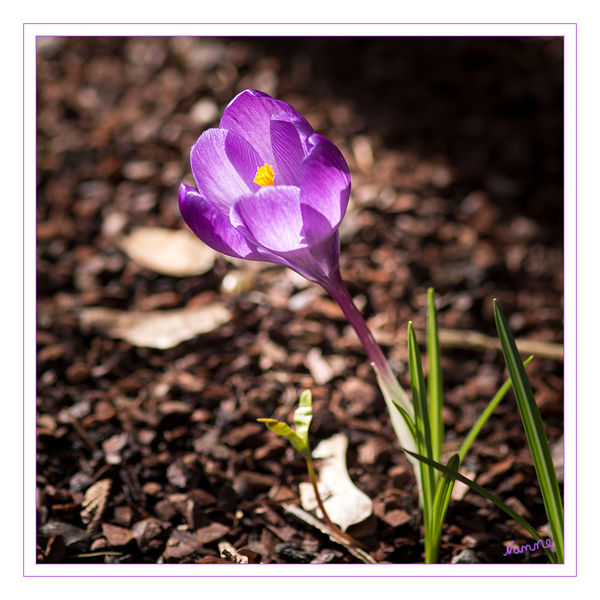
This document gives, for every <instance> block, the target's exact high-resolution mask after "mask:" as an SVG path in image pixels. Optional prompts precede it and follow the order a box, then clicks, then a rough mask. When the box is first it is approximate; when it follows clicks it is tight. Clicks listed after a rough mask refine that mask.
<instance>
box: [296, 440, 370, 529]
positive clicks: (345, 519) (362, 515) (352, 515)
mask: <svg viewBox="0 0 600 600" xmlns="http://www.w3.org/2000/svg"><path fill="white" fill-rule="evenodd" d="M347 449H348V438H346V436H344V435H343V434H336V435H334V436H332V437H330V438H329V439H327V440H323V441H322V442H321V443H320V444H319V445H318V446H317V447H316V448H315V449H314V451H313V458H322V459H323V460H322V462H321V464H320V466H319V481H318V485H319V492H320V494H321V497H322V499H323V505H324V506H325V510H326V511H327V513H328V514H329V518H330V519H331V520H332V521H333V522H334V523H336V524H337V525H339V526H340V528H341V529H342V531H346V530H347V529H348V527H350V526H354V525H358V524H359V523H365V522H366V521H367V519H369V517H370V516H371V515H372V514H373V502H372V501H371V499H370V498H369V497H368V496H367V495H366V494H365V493H364V492H362V491H361V490H359V489H358V488H357V487H356V486H355V485H354V483H352V480H351V479H350V475H348V469H347V467H346V450H347ZM299 489H300V503H301V504H302V507H303V508H304V509H305V510H309V511H310V510H315V509H316V510H317V514H318V515H319V516H321V515H320V511H319V510H318V509H317V508H316V507H317V501H316V499H315V494H314V490H313V487H312V484H310V483H306V482H305V483H301V484H300V488H299Z"/></svg>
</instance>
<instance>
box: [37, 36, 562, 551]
mask: <svg viewBox="0 0 600 600" xmlns="http://www.w3.org/2000/svg"><path fill="white" fill-rule="evenodd" d="M562 74H563V70H562V40H561V39H560V38H552V39H548V38H514V37H511V38H477V37H474V38H429V39H427V38H353V39H349V38H286V39H284V38H249V39H242V38H237V39H226V38H95V37H90V38H61V39H55V38H52V39H51V38H43V39H40V40H39V50H38V104H37V107H38V163H37V173H38V185H39V187H38V201H37V219H38V230H37V231H38V245H37V270H38V279H37V294H38V328H37V341H38V362H37V368H38V387H37V408H38V436H37V451H38V452H37V456H38V463H37V465H38V466H37V489H38V504H37V509H38V510H37V523H38V534H39V537H38V561H40V562H69V563H74V562H79V563H81V562H94V563H97V562H100V563H103V562H104V563H115V562H116V563H119V562H121V563H122V562H127V563H156V562H181V563H190V562H191V563H206V562H223V561H230V560H233V559H232V556H231V550H230V553H229V554H227V553H226V552H223V551H222V550H220V549H219V544H220V543H221V544H222V543H223V542H228V543H229V544H230V545H231V546H230V548H233V549H235V550H237V551H240V553H241V555H242V556H245V559H244V560H248V561H250V562H263V563H292V562H336V563H345V562H346V563H347V562H357V561H358V560H359V559H358V558H356V557H355V556H353V555H352V554H350V553H349V552H348V551H347V550H346V549H345V548H344V547H342V546H339V545H337V544H336V543H334V542H332V541H331V540H330V539H329V538H328V536H327V535H324V534H323V533H321V532H319V531H318V530H317V529H314V528H312V527H311V526H310V525H308V524H306V523H304V522H302V521H300V520H297V519H296V518H294V517H293V516H291V515H290V514H289V513H287V512H286V511H285V510H284V509H283V505H284V504H285V503H289V502H292V503H294V502H295V503H297V502H298V497H299V493H298V484H299V483H300V482H302V481H306V473H305V469H304V464H303V461H302V458H301V457H300V456H299V455H298V454H296V453H294V451H293V450H291V449H290V448H289V447H288V446H287V445H286V443H285V441H284V440H283V439H282V438H279V437H277V436H275V434H273V433H271V432H269V431H267V430H266V429H265V428H264V427H263V426H262V425H260V424H258V423H256V418H258V417H263V416H268V417H270V416H275V417H276V418H279V419H281V420H288V421H289V420H290V418H291V415H292V412H293V408H294V402H295V401H296V399H297V397H298V394H299V392H300V391H301V390H302V389H303V388H310V389H311V390H312V392H313V398H314V409H315V416H314V420H313V426H312V429H311V442H312V444H313V446H316V444H317V443H318V442H319V441H320V440H323V439H326V438H328V437H330V436H331V435H333V434H334V433H337V432H342V433H344V434H345V435H346V436H347V437H348V438H349V442H350V443H349V451H348V456H347V462H348V469H349V473H350V476H351V478H352V480H353V481H354V483H355V484H356V485H357V486H358V487H359V488H360V489H361V490H363V491H364V492H365V493H366V494H367V495H368V496H369V497H370V498H372V499H373V502H374V521H373V523H372V525H373V527H372V530H371V532H370V533H369V535H368V536H367V537H365V538H364V539H363V540H362V541H363V543H364V545H365V547H366V549H367V551H368V552H369V554H371V556H372V557H373V558H374V559H375V560H376V561H378V562H396V563H412V562H422V560H423V554H422V552H423V551H422V523H421V520H420V513H419V511H418V507H417V501H416V489H415V486H414V479H413V477H412V475H411V471H410V466H409V463H408V461H407V460H406V458H405V457H404V456H403V455H402V453H401V452H400V450H399V447H398V443H397V441H396V440H395V437H394V435H393V431H392V428H391V425H390V422H389V418H388V416H387V414H386V412H385V406H384V403H383V399H382V397H381V394H380V392H379V390H378V388H377V385H376V381H375V377H374V374H373V372H372V371H371V368H370V366H369V362H368V360H367V358H366V356H365V353H364V351H363V349H362V348H361V347H360V345H359V344H358V341H357V339H356V337H355V336H354V333H353V331H352V330H351V329H350V328H349V327H348V325H347V323H346V322H345V321H344V319H343V317H342V316H341V313H340V312H339V310H338V309H337V307H336V306H335V305H334V304H333V303H332V302H331V301H330V300H329V299H328V298H327V297H326V296H325V294H324V293H323V292H321V290H320V289H317V288H316V286H314V285H312V284H308V283H307V282H304V281H303V280H301V279H300V278H298V277H296V276H294V274H292V273H291V272H289V271H286V270H285V269H282V268H280V267H275V266H271V265H262V266H261V268H259V269H256V268H254V267H253V265H250V264H232V263H231V262H230V261H228V260H226V259H225V258H223V257H219V258H218V259H217V261H216V263H215V265H214V267H213V268H212V269H210V270H209V271H207V272H206V273H204V274H201V275H197V276H189V277H176V276H168V275H164V274H160V273H157V272H155V271H153V270H151V269H148V268H145V267H143V266H140V265H139V264H137V263H136V262H135V261H133V260H132V259H131V258H130V257H129V256H128V255H127V254H126V253H125V252H124V251H123V250H122V245H121V239H122V237H123V236H125V235H127V234H128V233H129V232H130V231H132V230H133V229H135V228H137V227H164V228H169V229H185V225H184V223H183V222H182V220H181V217H180V215H179V212H178V207H177V188H178V186H179V183H180V182H181V181H182V180H184V179H185V180H186V181H188V182H190V183H191V179H190V173H189V148H190V146H191V145H192V144H193V143H194V141H195V140H196V138H197V137H198V136H199V135H200V133H201V132H202V131H203V130H204V129H206V128H207V127H212V126H216V125H217V124H218V120H219V117H220V113H221V111H222V109H223V107H224V106H225V104H226V103H227V102H228V101H229V100H230V99H231V98H232V97H233V96H234V95H235V94H236V93H237V92H238V91H240V90H241V89H244V88H247V87H254V88H257V89H262V90H264V91H266V92H268V93H270V94H272V95H275V96H277V97H279V98H281V99H283V100H287V101H289V102H290V103H292V104H293V105H294V106H295V107H296V108H297V109H298V110H300V111H301V112H302V113H303V114H304V115H305V116H306V117H307V118H308V120H309V121H310V122H311V124H312V125H313V127H314V128H315V130H317V131H318V132H320V133H322V134H324V135H326V136H328V137H329V138H330V139H332V140H333V141H334V142H335V143H336V144H338V145H339V147H340V148H341V150H342V152H343V153H344V155H345V157H346V159H347V161H348V163H349V165H350V168H351V171H352V181H353V195H352V205H351V208H350V211H349V214H348V216H347V219H346V220H345V222H344V225H343V228H342V251H341V266H342V273H343V275H344V277H345V279H346V281H347V283H348V287H349V289H350V291H351V293H352V294H353V296H354V297H355V298H356V301H357V303H358V304H359V306H360V307H361V310H362V311H363V313H364V315H365V317H366V318H367V319H368V321H369V323H370V326H371V328H372V330H373V331H374V333H375V335H376V337H377V338H378V339H379V340H380V341H381V343H382V346H383V348H384V351H385V352H386V354H387V355H388V357H389V358H390V360H391V362H392V364H393V366H394V368H395V369H396V371H397V373H398V376H399V379H400V381H401V383H402V384H403V385H404V386H405V387H406V388H407V389H408V375H407V367H406V350H405V344H404V341H403V340H404V335H405V331H406V326H407V323H408V321H409V320H413V321H414V323H415V327H416V328H417V330H418V332H422V330H423V328H424V322H425V321H424V317H425V306H424V305H425V295H426V289H427V288H428V287H429V286H433V287H434V288H435V290H436V297H437V305H438V308H439V323H440V326H441V327H442V328H444V329H458V330H462V331H463V332H480V333H482V334H485V335H487V336H492V337H493V336H495V327H494V321H493V315H492V299H493V298H494V297H496V298H498V299H499V301H500V304H501V306H502V308H503V310H504V313H505V314H506V315H507V316H508V317H509V319H510V324H511V327H512V329H513V332H514V334H515V336H516V337H518V338H520V339H523V340H537V341H542V342H547V343H550V344H557V345H559V346H560V345H561V344H562V327H563V325H562V323H563V304H562V298H563V255H562V235H563V204H562V203H563V195H562V185H563V183H562V161H563V154H562V131H563V124H562V123H563V121H562V110H563V109H562V98H563V94H562ZM227 274H231V277H230V278H229V279H228V280H227V281H228V282H229V283H228V285H227V286H226V289H225V288H224V287H223V283H222V282H223V279H224V277H225V276H226V275H227ZM231 281H234V283H235V285H234V286H233V288H232V287H231V285H230V283H231ZM212 303H217V304H222V305H224V306H225V307H226V308H227V309H229V311H231V315H232V318H231V320H229V321H228V322H227V323H225V324H223V325H222V326H220V327H217V328H215V329H213V330H212V331H210V332H208V333H205V334H203V335H198V336H195V337H193V338H192V339H190V340H188V341H184V342H182V343H180V344H178V345H176V346H175V347H172V348H168V349H164V350H160V349H152V348H148V347H138V346H136V345H134V344H132V343H129V342H127V341H124V340H122V339H113V338H112V337H110V336H108V335H106V334H105V333H102V331H99V330H97V329H93V328H89V327H84V326H83V324H82V320H81V314H82V311H84V309H87V308H90V307H105V308H114V309H120V310H123V311H134V310H135V311H139V310H142V311H147V310H170V309H178V308H186V307H202V306H205V305H208V304H212ZM421 337H422V336H421ZM443 369H444V375H445V381H444V386H445V390H446V403H447V406H446V408H445V412H444V418H445V424H446V442H447V446H446V447H447V449H448V451H451V450H452V449H455V448H456V447H457V445H458V443H460V441H461V440H462V438H463V437H464V435H465V434H466V432H467V431H468V429H469V427H470V426H471V425H472V424H473V423H474V421H475V420H476V418H477V416H478V414H479V413H480V411H481V410H482V409H483V407H484V406H485V405H486V403H487V401H488V400H489V399H490V398H491V396H492V395H493V394H494V393H495V391H496V390H497V388H498V387H499V386H500V385H501V383H502V382H503V381H504V380H505V378H506V372H505V368H504V365H503V360H502V356H501V354H500V353H499V352H498V350H497V349H494V348H493V347H490V348H487V349H485V348H481V347H469V346H468V344H466V342H465V339H464V336H462V335H459V340H458V343H455V344H453V345H452V347H446V348H445V349H444V357H443ZM528 372H529V374H530V377H531V382H532V385H533V388H534V390H535V392H536V399H537V401H538V403H539V407H540V411H541V414H542V417H543V419H544V422H545V425H546V430H547V434H548V437H549V440H550V443H551V445H552V446H553V448H554V450H555V451H556V452H557V456H561V446H560V444H561V438H562V428H563V377H562V374H563V365H562V360H561V359H560V357H556V356H552V355H547V356H546V355H545V354H544V352H542V353H541V354H540V353H538V356H537V357H536V359H535V361H534V362H533V363H532V364H531V366H530V367H529V368H528ZM317 467H318V465H317ZM464 472H465V473H466V474H467V475H469V476H471V477H474V478H476V480H477V481H478V482H479V483H481V484H482V485H484V486H486V487H487V488H488V489H490V490H491V491H493V492H495V493H497V494H498V495H499V496H501V497H502V498H503V499H505V500H506V502H507V503H508V504H510V505H511V506H512V507H513V508H515V509H516V510H518V511H519V512H521V513H522V514H523V515H524V516H525V517H526V518H528V519H529V520H530V521H531V522H532V524H533V525H534V526H536V527H537V528H541V529H540V530H541V531H545V530H544V527H543V526H544V525H545V523H546V518H545V515H544V509H543V505H542V502H541V497H540V493H539V489H538V485H537V482H536V478H535V473H534V470H533V467H532V463H531V459H530V454H529V450H528V448H527V445H526V441H525V437H524V433H523V429H522V425H521V422H520V417H519V415H518V411H517V408H516V405H515V403H514V399H513V397H512V395H510V397H507V398H506V399H505V401H504V402H503V403H502V404H501V405H500V407H499V408H498V409H497V411H496V413H495V414H494V416H493V417H492V418H491V420H490V421H489V423H488V425H487V426H486V427H485V428H484V430H483V432H482V434H481V436H480V438H479V439H478V441H477V442H476V443H475V444H474V446H473V448H472V450H471V453H470V455H469V456H468V457H467V460H466V463H465V465H464ZM94 484H97V485H96V486H95V487H94V488H92V492H93V493H95V496H96V499H95V503H93V505H92V508H93V510H91V512H90V515H88V517H87V518H86V517H85V512H84V515H83V516H82V511H84V506H83V504H84V496H86V492H87V496H86V500H89V497H90V495H91V494H92V492H89V491H88V490H89V489H90V488H91V487H92V486H93V485H94ZM92 515H95V516H93V518H92V521H91V522H90V518H91V517H92ZM446 523H447V525H446V527H445V529H444V533H443V538H442V544H441V549H440V561H441V562H450V561H451V560H455V561H456V560H467V561H473V562H483V563H489V562H505V561H511V562H524V561H530V562H544V561H545V560H546V559H545V557H544V556H543V555H542V554H541V553H540V552H537V553H534V554H528V555H519V556H514V555H511V556H507V557H504V556H503V553H504V544H505V543H506V542H507V541H508V540H515V543H516V544H524V543H526V542H527V541H528V540H527V536H526V535H525V534H524V533H523V531H522V530H520V529H519V528H518V527H517V526H516V525H515V524H514V523H513V522H512V521H511V520H510V519H509V518H508V517H507V516H506V515H505V514H504V513H501V512H500V511H499V510H497V509H496V508H495V507H494V506H493V505H491V504H490V503H488V502H487V501H486V500H484V499H482V498H480V497H478V496H477V495H475V494H473V493H466V494H464V495H462V497H461V498H459V499H457V500H455V501H454V502H452V504H451V505H450V509H449V511H448V515H447V518H446Z"/></svg>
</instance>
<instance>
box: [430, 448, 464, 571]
mask: <svg viewBox="0 0 600 600" xmlns="http://www.w3.org/2000/svg"><path fill="white" fill-rule="evenodd" d="M459 466H460V458H459V456H458V454H453V455H452V456H451V457H450V460H449V461H448V464H447V465H446V467H447V468H448V472H446V473H443V474H442V476H441V477H440V478H439V480H438V483H437V486H436V488H435V494H434V495H433V510H432V524H431V539H430V540H428V543H427V547H426V549H425V562H427V563H434V562H437V556H438V552H439V548H440V538H441V535H442V526H443V524H444V519H445V518H446V512H447V510H448V505H449V504H450V498H451V496H452V490H453V489H454V482H455V481H456V474H457V473H458V468H459Z"/></svg>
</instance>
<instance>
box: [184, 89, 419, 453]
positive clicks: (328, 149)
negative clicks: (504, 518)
mask: <svg viewBox="0 0 600 600" xmlns="http://www.w3.org/2000/svg"><path fill="white" fill-rule="evenodd" d="M191 166H192V173H193V175H194V179H195V181H196V187H197V189H194V188H193V187H190V186H188V185H186V184H184V183H182V184H181V186H180V188H179V208H180V210H181V214H182V216H183V218H184V220H185V222H186V223H187V224H188V226H189V227H190V229H191V230H192V231H193V232H194V233H195V234H196V235H197V236H198V237H199V238H200V239H201V240H202V241H204V242H205V243H206V244H208V245H209V246H211V247H212V248H214V249H215V250H217V251H218V252H221V253H223V254H227V255H229V256H234V257H237V258H246V259H250V260H259V261H267V262H272V263H276V264H280V265H285V266H287V267H290V268H291V269H294V270H295V271H297V272H298V273H300V274H301V275H303V276H304V277H306V278H307V279H309V280H310V281H314V282H316V283H318V284H320V285H321V286H322V287H323V288H324V289H325V290H326V291H327V292H329V294H330V295H331V296H332V297H333V299H334V300H335V301H336V302H337V303H338V304H339V305H340V307H341V309H342V310H343V312H344V314H345V315H346V317H347V318H348V321H349V322H350V324H351V325H352V326H353V327H354V329H355V331H356V333H357V335H358V337H359V338H360V340H361V342H362V344H363V346H364V348H365V350H366V352H367V354H368V356H369V358H370V359H371V361H372V362H373V366H374V368H375V371H376V373H377V377H378V380H379V384H380V387H381V389H382V391H383V394H384V397H385V399H386V403H387V406H388V410H389V412H390V415H391V418H392V423H393V425H394V428H395V430H396V434H397V435H398V437H399V439H400V440H401V444H402V445H403V446H405V447H407V448H408V449H409V450H414V449H415V446H414V443H413V442H412V436H411V435H410V433H409V432H408V429H407V428H406V424H405V423H404V421H403V420H402V418H401V417H400V416H399V413H398V411H397V410H396V409H395V407H394V406H393V403H392V400H394V401H395V402H398V403H399V404H400V405H401V406H402V407H403V408H404V409H405V410H406V411H407V412H408V413H409V414H411V413H412V407H411V405H410V403H409V401H408V398H407V397H406V394H405V393H404V391H403V390H402V388H401V387H400V385H399V384H398V382H397V380H396V378H395V376H394V374H393V372H392V369H391V368H390V366H389V363H388V362H387V360H386V359H385V356H384V355H383V352H382V351H381V348H380V347H379V345H378V344H377V343H376V342H375V339H374V338H373V336H372V334H371V332H370V331H369V329H368V327H367V324H366V323H365V321H364V319H363V317H362V315H361V314H360V311H359V310H358V309H357V308H356V306H355V304H354V302H353V301H352V297H351V296H350V293H349V292H348V290H347V288H346V286H345V284H344V282H343V280H342V276H341V274H340V268H339V253H340V241H339V234H338V227H339V225H340V223H341V221H342V218H343V217H344V214H345V212H346V208H347V206H348V199H349V197H350V172H349V170H348V165H347V164H346V161H345V160H344V157H343V156H342V154H341V153H340V151H339V150H338V149H337V148H336V146H335V145H334V144H333V143H332V142H331V141H329V140H328V139H327V138H326V137H323V136H322V135H319V134H317V133H315V132H314V130H313V128H312V127H311V126H310V125H309V123H308V122H307V121H306V119H305V118H304V117H303V116H302V115H301V114H300V113H298V112H297V111H296V110H295V109H294V108H292V106H290V105H289V104H287V103H286V102H283V101H281V100H276V99H274V98H271V96H268V95H267V94H265V93H263V92H259V91H257V90H244V91H243V92H240V93H239V94H238V95H237V96H236V97H235V98H234V99H233V100H231V102H230V103H229V104H228V105H227V107H226V108H225V111H224V113H223V117H222V118H221V122H220V124H219V127H218V128H216V129H208V130H207V131H205V132H204V133H203V134H202V135H201V136H200V137H199V138H198V141H197V142H196V143H195V144H194V146H193V147H192V151H191Z"/></svg>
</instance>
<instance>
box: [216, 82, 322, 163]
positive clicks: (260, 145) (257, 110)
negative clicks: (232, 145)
mask: <svg viewBox="0 0 600 600" xmlns="http://www.w3.org/2000/svg"><path fill="white" fill-rule="evenodd" d="M273 115H277V118H278V119H279V120H283V121H288V122H293V123H295V126H296V128H298V129H300V130H301V131H305V132H306V135H310V133H312V131H313V129H312V127H311V126H310V125H309V123H308V121H306V119H305V118H304V117H303V116H302V115H301V114H300V113H299V112H298V111H296V110H295V109H294V108H292V107H291V106H290V105H289V104H288V103H287V102H283V101H281V100H276V99H275V98H271V96H269V95H267V94H265V93H263V92H259V91H257V90H244V91H243V92H240V93H239V94H238V95H237V96H236V97H235V98H234V99H233V100H232V101H231V102H230V103H229V104H228V105H227V107H226V108H225V110H224V112H223V117H222V118H221V122H220V124H219V128H222V129H227V130H229V131H232V132H234V133H237V134H238V135H240V136H242V137H243V138H245V139H246V141H248V142H249V143H250V144H252V146H253V147H254V149H255V150H256V151H257V152H258V153H259V154H260V156H261V159H262V160H263V161H265V162H267V163H269V164H272V165H273V166H275V165H276V162H277V161H276V160H275V155H274V152H273V148H272V146H271V117H272V116H273Z"/></svg>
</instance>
